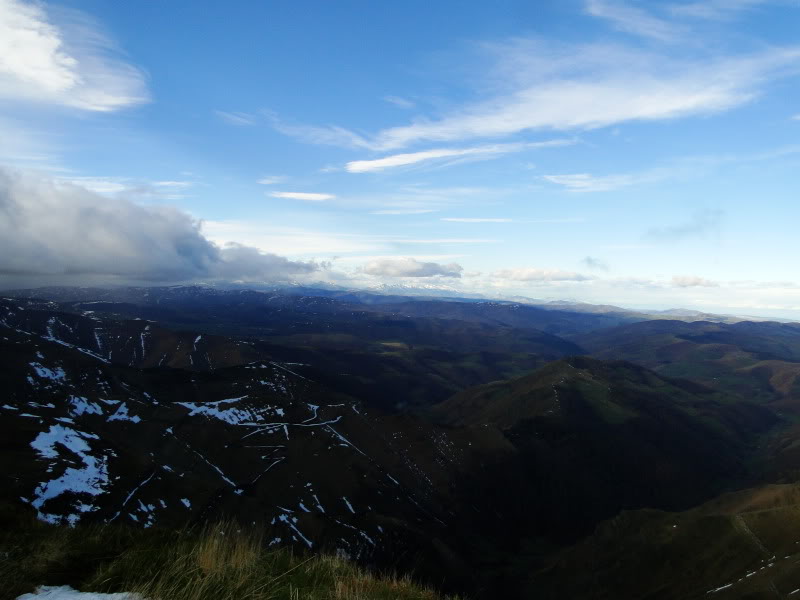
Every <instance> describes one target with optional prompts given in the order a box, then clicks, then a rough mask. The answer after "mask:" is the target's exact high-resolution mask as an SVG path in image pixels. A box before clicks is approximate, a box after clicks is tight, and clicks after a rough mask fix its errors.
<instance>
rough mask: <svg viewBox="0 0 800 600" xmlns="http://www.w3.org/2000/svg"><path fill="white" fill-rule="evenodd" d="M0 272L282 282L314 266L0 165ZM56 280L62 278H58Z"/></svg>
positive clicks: (165, 211)
mask: <svg viewBox="0 0 800 600" xmlns="http://www.w3.org/2000/svg"><path fill="white" fill-rule="evenodd" d="M0 214H1V215H3V218H0V276H1V277H2V279H3V281H4V282H8V281H9V280H10V279H11V280H13V279H14V278H16V279H17V280H19V279H23V278H26V277H28V278H30V277H38V278H40V279H41V278H43V277H44V278H47V277H50V278H58V277H62V278H64V277H66V278H68V279H67V280H66V281H68V282H70V283H72V284H76V283H78V282H80V281H81V280H82V278H95V279H96V278H106V280H108V281H132V280H136V281H189V280H227V281H230V280H248V281H270V280H276V279H280V280H285V279H287V278H289V277H290V276H291V275H294V274H307V273H311V272H314V271H317V270H319V269H320V265H319V264H317V263H314V262H295V261H290V260H288V259H286V258H284V257H282V256H278V255H276V254H271V253H265V252H262V251H260V250H258V249H256V248H253V247H248V246H245V245H243V244H240V243H233V244H227V245H225V246H220V245H217V244H215V243H213V242H212V241H210V240H209V239H208V238H207V237H206V236H205V235H204V234H203V231H202V229H201V224H200V223H199V222H198V221H196V220H195V219H193V218H192V217H191V216H190V215H188V214H186V213H185V212H182V211H180V210H177V209H175V208H171V207H164V206H155V207H154V206H140V205H138V204H135V203H133V202H130V201H128V200H125V199H120V198H109V197H107V196H101V195H99V194H97V193H95V192H92V191H90V190H88V189H86V188H85V187H82V186H78V185H75V184H73V183H65V182H63V181H59V180H56V179H49V178H44V177H42V176H40V175H36V174H32V173H28V172H23V171H17V170H12V169H7V168H0ZM62 281H63V280H62Z"/></svg>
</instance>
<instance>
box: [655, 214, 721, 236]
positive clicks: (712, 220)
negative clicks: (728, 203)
mask: <svg viewBox="0 0 800 600" xmlns="http://www.w3.org/2000/svg"><path fill="white" fill-rule="evenodd" d="M724 217H725V213H724V211H722V210H720V209H706V210H701V211H697V212H696V213H694V214H693V215H692V216H691V218H690V219H689V220H688V221H685V222H683V223H678V224H676V225H668V226H666V227H664V226H662V227H653V228H651V229H649V230H648V231H647V232H646V233H645V235H644V237H645V239H647V240H652V241H657V242H675V241H679V240H684V239H687V238H692V237H702V236H705V235H708V234H709V233H711V232H714V231H717V230H719V228H720V226H721V224H722V220H723V218H724Z"/></svg>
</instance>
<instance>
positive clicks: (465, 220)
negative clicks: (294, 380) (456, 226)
mask: <svg viewBox="0 0 800 600" xmlns="http://www.w3.org/2000/svg"><path fill="white" fill-rule="evenodd" d="M439 220H440V221H449V222H451V223H511V222H513V219H494V218H482V217H474V218H473V217H442V218H441V219H439Z"/></svg>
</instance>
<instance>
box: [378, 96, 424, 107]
mask: <svg viewBox="0 0 800 600" xmlns="http://www.w3.org/2000/svg"><path fill="white" fill-rule="evenodd" d="M383 99H384V100H385V101H386V102H388V103H389V104H394V105H395V106H397V107H399V108H405V109H410V108H414V107H415V106H416V104H415V103H414V102H412V101H411V100H409V99H407V98H401V97H400V96H384V97H383Z"/></svg>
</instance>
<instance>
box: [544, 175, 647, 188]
mask: <svg viewBox="0 0 800 600" xmlns="http://www.w3.org/2000/svg"><path fill="white" fill-rule="evenodd" d="M542 179H545V180H547V181H549V182H550V183H555V184H556V185H561V186H564V187H565V188H567V190H569V191H570V192H608V191H612V190H618V189H620V188H623V187H627V186H629V185H633V184H635V183H640V182H641V181H640V180H639V179H637V177H635V176H634V175H604V176H595V175H590V174H589V173H572V174H569V175H543V176H542Z"/></svg>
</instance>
